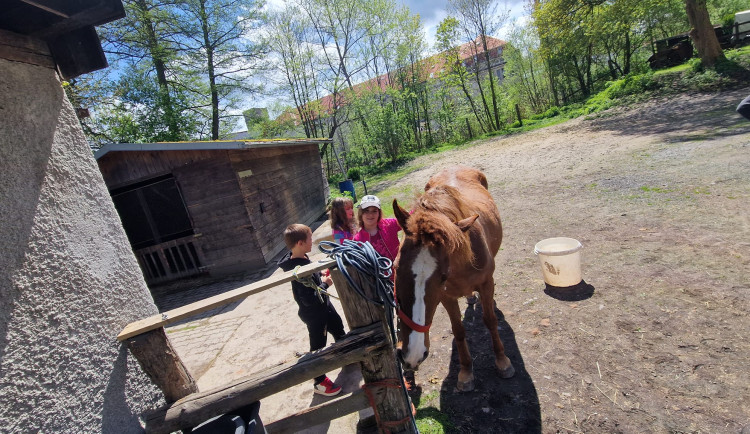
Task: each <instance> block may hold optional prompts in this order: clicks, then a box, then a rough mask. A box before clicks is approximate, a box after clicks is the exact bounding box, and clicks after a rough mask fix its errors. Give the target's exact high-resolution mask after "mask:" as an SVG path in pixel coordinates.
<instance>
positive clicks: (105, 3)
mask: <svg viewBox="0 0 750 434" xmlns="http://www.w3.org/2000/svg"><path fill="white" fill-rule="evenodd" d="M37 1H38V0H37ZM71 12H72V13H70V14H69V16H68V18H65V19H63V20H60V21H57V22H55V23H52V24H50V25H49V26H47V27H45V28H43V29H40V30H37V31H35V32H33V33H32V34H31V36H35V37H37V38H42V39H48V38H53V37H55V36H57V35H61V34H63V33H68V32H71V31H73V30H76V29H80V28H82V27H87V26H98V25H101V24H105V23H108V22H110V21H115V20H118V19H120V18H124V17H125V8H124V7H123V5H122V1H121V0H99V1H98V2H96V3H93V4H92V5H90V7H87V8H86V9H81V10H77V11H71Z"/></svg>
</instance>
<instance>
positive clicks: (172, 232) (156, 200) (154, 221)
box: [111, 175, 194, 273]
mask: <svg viewBox="0 0 750 434" xmlns="http://www.w3.org/2000/svg"><path fill="white" fill-rule="evenodd" d="M111 194H112V201H113V202H114V204H115V208H116V209H117V212H118V213H119V214H120V219H121V220H122V226H123V227H124V228H125V233H126V234H127V235H128V239H129V240H130V244H131V246H132V247H133V249H135V250H138V249H142V248H144V247H149V246H153V245H156V244H160V243H163V242H165V241H170V240H174V239H177V238H181V237H185V236H188V235H192V234H193V233H194V232H193V225H192V223H191V222H190V217H189V215H188V211H187V207H186V206H185V202H184V201H183V199H182V194H181V193H180V189H179V187H178V186H177V182H176V181H175V179H174V177H172V175H165V176H160V177H158V178H153V179H150V180H147V181H142V182H139V183H136V184H132V185H129V186H127V187H122V188H118V189H116V190H112V191H111ZM168 262H171V261H168ZM149 265H150V264H149ZM154 265H156V264H154ZM168 265H169V267H170V268H172V264H168ZM156 267H157V268H159V269H160V271H162V273H163V270H164V268H163V265H162V264H161V263H159V264H158V265H156Z"/></svg>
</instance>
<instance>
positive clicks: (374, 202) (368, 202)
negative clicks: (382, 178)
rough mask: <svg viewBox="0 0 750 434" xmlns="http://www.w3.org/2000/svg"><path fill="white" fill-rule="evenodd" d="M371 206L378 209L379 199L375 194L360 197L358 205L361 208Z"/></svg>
mask: <svg viewBox="0 0 750 434" xmlns="http://www.w3.org/2000/svg"><path fill="white" fill-rule="evenodd" d="M371 206H374V207H376V208H377V209H380V199H378V197H377V196H373V195H371V194H368V195H367V196H365V197H363V198H362V202H360V203H359V207H360V208H361V209H365V208H369V207H371Z"/></svg>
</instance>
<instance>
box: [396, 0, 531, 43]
mask: <svg viewBox="0 0 750 434" xmlns="http://www.w3.org/2000/svg"><path fill="white" fill-rule="evenodd" d="M497 1H498V11H502V10H510V18H509V20H508V23H506V26H507V25H510V24H511V23H512V22H513V21H514V20H515V19H519V18H521V19H523V16H524V15H525V11H524V5H525V4H526V0H508V1H503V0H497ZM396 2H397V3H400V4H402V5H404V6H407V7H408V8H409V10H410V11H411V13H412V14H419V16H420V17H421V18H422V25H423V26H424V28H425V33H426V36H427V42H428V43H429V44H430V47H431V48H432V45H433V44H434V42H435V30H436V29H437V26H438V24H440V21H442V20H443V19H444V18H445V17H446V16H447V15H448V0H396ZM506 31H507V30H505V29H503V30H501V31H500V34H499V35H493V36H497V37H500V38H501V39H502V38H504V37H505V36H506V35H505V34H504V33H505V32H506Z"/></svg>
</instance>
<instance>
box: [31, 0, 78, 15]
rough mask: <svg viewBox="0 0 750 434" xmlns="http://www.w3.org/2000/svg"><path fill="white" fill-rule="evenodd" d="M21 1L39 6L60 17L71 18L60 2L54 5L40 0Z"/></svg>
mask: <svg viewBox="0 0 750 434" xmlns="http://www.w3.org/2000/svg"><path fill="white" fill-rule="evenodd" d="M21 1H22V2H24V3H26V4H27V5H31V6H34V7H37V8H39V9H41V10H44V11H47V12H49V13H51V14H54V15H57V16H58V17H63V18H70V16H69V15H68V14H66V13H65V12H63V11H62V8H61V7H60V5H59V4H57V5H52V4H49V5H45V4H44V3H42V2H41V1H38V0H37V1H34V0H21ZM47 3H49V2H47Z"/></svg>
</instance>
